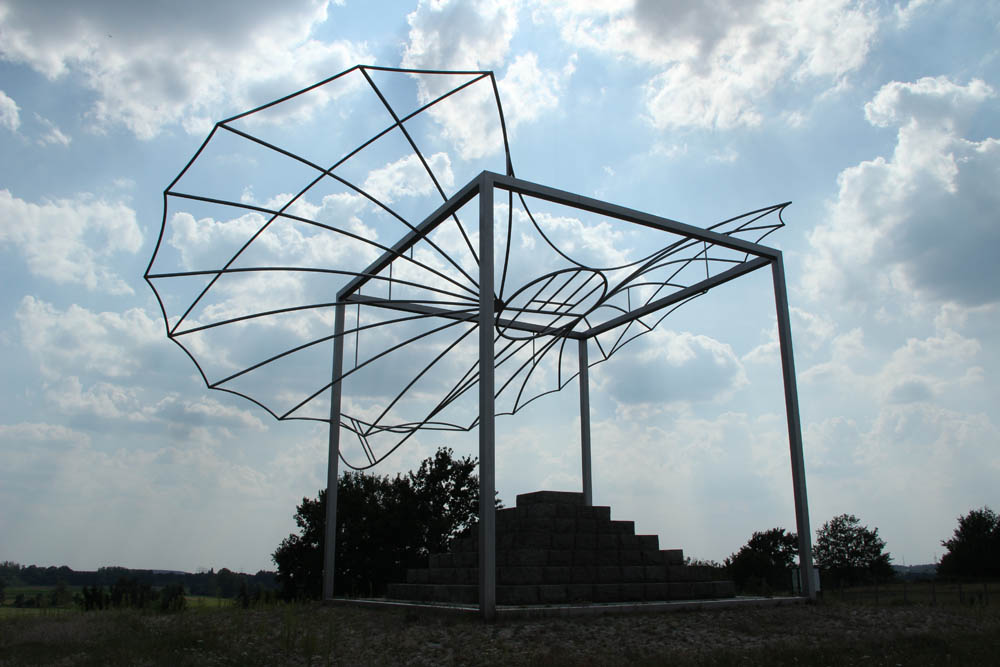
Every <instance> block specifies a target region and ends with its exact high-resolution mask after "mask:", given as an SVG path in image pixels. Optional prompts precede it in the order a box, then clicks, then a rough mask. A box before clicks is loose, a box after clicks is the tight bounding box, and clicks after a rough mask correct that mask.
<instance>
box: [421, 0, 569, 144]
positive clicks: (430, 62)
mask: <svg viewBox="0 0 1000 667" xmlns="http://www.w3.org/2000/svg"><path fill="white" fill-rule="evenodd" d="M519 5H520V3H518V2H501V1H498V0H493V1H490V2H477V3H467V2H449V1H443V2H442V1H438V0H421V1H420V3H419V4H418V5H417V8H416V9H415V10H414V11H413V12H412V13H411V14H410V15H409V16H407V21H408V22H409V24H410V33H409V41H408V43H407V45H406V47H405V50H404V52H403V59H402V66H403V67H412V68H422V69H439V70H449V69H457V70H483V69H494V70H500V69H501V68H502V67H503V65H504V64H505V63H506V62H507V55H508V51H509V50H510V43H511V40H512V39H513V37H514V33H515V32H516V30H517V15H518V10H519ZM574 63H575V58H571V59H570V61H569V63H568V64H567V65H566V67H565V68H564V69H563V72H562V73H561V74H560V73H558V72H556V71H554V70H546V69H543V68H540V67H539V65H538V57H537V56H536V55H535V54H534V53H531V52H527V53H522V54H519V55H518V56H517V57H516V58H515V59H514V61H513V62H511V63H510V64H509V65H507V69H506V72H505V73H504V75H503V76H502V77H498V81H497V88H498V89H499V90H500V93H501V99H502V102H503V110H504V117H505V119H506V121H507V130H508V132H513V131H514V129H515V128H516V127H517V126H518V125H520V124H521V123H526V122H531V121H534V120H537V119H538V118H539V117H540V116H541V115H542V114H543V113H544V112H545V111H547V110H550V109H553V108H555V107H556V106H558V103H559V91H560V88H561V80H562V79H566V78H568V77H569V76H571V75H572V73H573V70H574V67H575V65H574ZM419 85H420V97H421V101H423V102H428V101H430V100H432V99H434V98H435V97H436V96H438V95H441V94H443V93H444V92H446V89H447V88H446V86H450V85H453V82H448V81H446V80H444V79H441V78H437V79H431V80H428V79H421V80H420V82H419ZM429 86H436V87H435V88H433V89H432V88H430V87H429ZM495 106H496V103H495V101H494V95H493V89H492V87H491V86H490V85H489V83H488V82H480V83H477V84H476V85H475V86H473V88H472V90H469V91H468V92H465V93H463V94H462V99H461V104H445V105H443V106H442V105H438V106H436V107H434V108H433V109H431V110H430V114H431V116H432V117H433V118H434V119H435V120H436V121H437V122H438V123H439V124H440V125H441V127H442V133H443V135H444V137H445V138H446V139H448V140H449V141H450V142H452V144H454V145H455V146H456V148H457V149H458V152H459V155H461V156H462V157H463V158H465V159H476V158H480V157H484V156H487V155H490V154H492V153H494V152H495V151H497V150H499V149H500V148H502V146H503V141H502V137H501V134H500V125H499V122H498V118H497V113H496V109H495Z"/></svg>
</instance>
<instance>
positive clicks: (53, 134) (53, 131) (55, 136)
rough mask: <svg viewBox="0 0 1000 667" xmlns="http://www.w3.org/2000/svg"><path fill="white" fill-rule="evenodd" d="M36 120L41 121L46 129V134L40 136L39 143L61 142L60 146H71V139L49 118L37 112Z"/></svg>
mask: <svg viewBox="0 0 1000 667" xmlns="http://www.w3.org/2000/svg"><path fill="white" fill-rule="evenodd" d="M35 120H37V121H38V122H39V123H41V125H42V127H43V128H44V130H45V134H43V135H42V136H41V137H39V138H38V143H39V144H40V145H42V146H45V145H48V144H59V145H60V146H69V143H70V141H71V139H70V138H69V136H68V135H66V134H65V133H64V132H63V131H62V130H60V129H59V128H58V127H56V125H55V124H54V123H53V122H52V121H50V120H49V119H48V118H43V117H42V116H39V115H38V114H37V113H36V114H35Z"/></svg>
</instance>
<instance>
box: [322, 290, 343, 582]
mask: <svg viewBox="0 0 1000 667" xmlns="http://www.w3.org/2000/svg"><path fill="white" fill-rule="evenodd" d="M333 332H334V335H335V338H334V339H333V369H332V373H331V377H332V379H333V386H332V387H330V440H329V450H328V451H327V462H326V535H325V539H324V542H323V599H324V600H332V599H333V574H334V564H335V562H336V557H337V475H338V474H339V468H340V389H341V382H340V376H341V373H343V370H344V304H343V303H338V304H337V306H336V308H335V309H334V324H333Z"/></svg>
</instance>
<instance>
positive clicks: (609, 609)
mask: <svg viewBox="0 0 1000 667" xmlns="http://www.w3.org/2000/svg"><path fill="white" fill-rule="evenodd" d="M806 602H809V600H808V599H807V598H804V597H774V598H763V597H743V596H741V597H733V598H726V599H723V600H673V601H649V602H609V603H583V604H550V605H497V619H498V620H508V619H519V618H543V617H549V616H554V617H561V616H600V615H602V614H637V613H638V614H643V613H670V612H678V611H698V610H702V611H711V610H714V609H734V608H740V607H776V606H780V605H790V604H804V603H806ZM324 604H326V605H333V606H348V607H350V606H354V607H362V608H364V607H367V608H372V609H412V610H415V611H419V612H421V613H425V612H426V613H431V614H434V613H439V614H459V615H462V614H478V613H479V606H478V605H466V604H444V603H440V604H434V603H429V602H405V601H399V600H386V599H384V598H333V599H332V600H325V601H324Z"/></svg>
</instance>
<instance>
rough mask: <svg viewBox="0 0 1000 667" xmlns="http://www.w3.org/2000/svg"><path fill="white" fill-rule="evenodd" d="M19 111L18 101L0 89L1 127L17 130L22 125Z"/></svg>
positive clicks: (12, 130)
mask: <svg viewBox="0 0 1000 667" xmlns="http://www.w3.org/2000/svg"><path fill="white" fill-rule="evenodd" d="M19 111H20V109H19V107H18V106H17V102H15V101H14V100H13V99H11V98H10V97H8V96H7V94H6V93H5V92H3V91H2V90H0V127H6V128H7V129H8V130H10V131H11V132H17V128H18V127H20V125H21V116H20V114H19Z"/></svg>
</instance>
